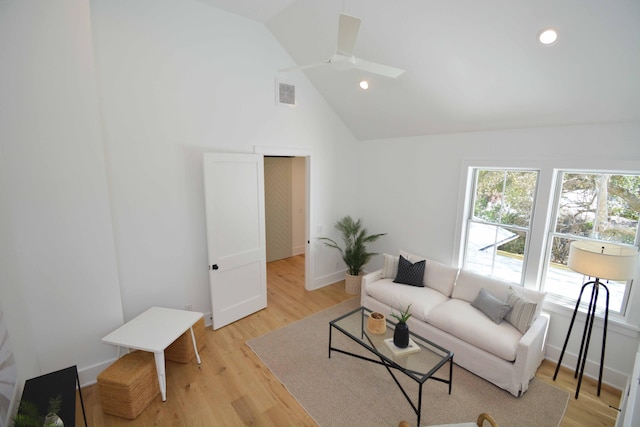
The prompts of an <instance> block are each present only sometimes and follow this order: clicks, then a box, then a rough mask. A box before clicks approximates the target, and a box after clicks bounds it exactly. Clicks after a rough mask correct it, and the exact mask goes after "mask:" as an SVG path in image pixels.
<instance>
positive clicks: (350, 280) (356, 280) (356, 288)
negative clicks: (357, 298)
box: [344, 273, 362, 295]
mask: <svg viewBox="0 0 640 427" xmlns="http://www.w3.org/2000/svg"><path fill="white" fill-rule="evenodd" d="M361 283H362V274H360V275H358V276H352V275H351V274H348V273H347V274H345V278H344V290H345V291H347V293H348V294H351V295H358V294H359V293H360V284H361Z"/></svg>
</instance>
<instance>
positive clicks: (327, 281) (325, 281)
mask: <svg viewBox="0 0 640 427" xmlns="http://www.w3.org/2000/svg"><path fill="white" fill-rule="evenodd" d="M344 274H345V271H344V270H343V271H336V272H335V273H331V274H327V275H326V276H322V277H318V278H317V279H315V280H314V281H313V289H320V288H323V287H325V286H328V285H332V284H334V283H336V282H339V281H341V280H344ZM313 289H310V290H313Z"/></svg>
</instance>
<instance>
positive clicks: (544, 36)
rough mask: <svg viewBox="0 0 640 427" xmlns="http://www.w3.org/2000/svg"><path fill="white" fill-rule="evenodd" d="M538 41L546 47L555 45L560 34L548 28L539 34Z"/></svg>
mask: <svg viewBox="0 0 640 427" xmlns="http://www.w3.org/2000/svg"><path fill="white" fill-rule="evenodd" d="M538 40H540V43H542V44H543V45H546V46H548V45H551V44H554V43H555V42H556V40H558V33H557V32H556V30H554V29H553V28H547V29H545V30H542V31H540V32H539V33H538Z"/></svg>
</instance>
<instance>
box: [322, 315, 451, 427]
mask: <svg viewBox="0 0 640 427" xmlns="http://www.w3.org/2000/svg"><path fill="white" fill-rule="evenodd" d="M369 313H371V310H369V309H368V308H366V307H360V308H356V309H355V310H353V311H350V312H349V313H347V314H345V315H342V316H340V317H338V318H337V319H334V320H332V321H330V322H329V358H331V352H332V351H337V352H339V353H342V354H346V355H349V356H353V357H357V358H359V359H362V360H366V361H368V362H373V363H377V364H379V365H383V366H384V367H385V368H386V369H387V371H388V372H389V374H390V375H391V377H392V378H393V380H394V381H395V383H396V384H397V386H398V387H399V388H400V391H402V394H403V395H404V397H405V399H407V402H409V404H410V405H411V407H412V408H413V410H414V411H415V413H416V415H417V416H418V423H417V425H420V418H421V414H422V387H423V385H424V383H425V382H426V381H427V380H429V379H432V380H436V381H440V382H443V383H445V384H448V385H449V394H451V383H452V381H453V353H452V352H450V351H449V350H447V349H445V348H443V347H441V346H439V345H437V344H434V343H432V342H431V341H429V340H427V339H424V338H422V337H421V336H419V335H416V334H414V333H412V332H410V339H411V343H410V347H411V348H410V349H406V350H404V352H403V350H400V349H397V348H396V347H395V346H393V344H392V343H393V331H394V326H395V324H394V323H393V322H391V321H389V320H387V328H386V332H385V333H384V334H373V333H371V332H369V331H368V330H367V319H368V318H369ZM334 329H335V330H337V331H339V332H341V333H342V334H344V335H345V336H347V337H348V338H350V339H351V340H353V341H355V342H356V343H357V344H359V345H360V346H361V347H363V348H364V349H366V350H367V351H366V352H364V353H365V354H366V355H363V354H356V353H353V352H351V351H347V350H344V349H340V348H336V347H334V346H333V343H332V333H333V330H334ZM385 340H390V341H391V343H388V342H385ZM447 362H448V363H449V379H448V380H447V379H444V378H438V377H435V376H434V374H435V373H436V372H437V371H438V370H439V369H440V368H441V367H442V366H444V365H445V364H446V363H447ZM394 371H398V372H401V373H403V374H405V375H406V376H408V377H409V378H411V379H412V380H414V381H415V382H416V383H418V402H417V404H416V403H414V401H413V400H412V399H411V398H410V397H409V395H408V394H407V392H406V390H405V389H404V387H403V386H402V384H401V383H400V382H399V381H398V379H397V378H396V375H395V374H394Z"/></svg>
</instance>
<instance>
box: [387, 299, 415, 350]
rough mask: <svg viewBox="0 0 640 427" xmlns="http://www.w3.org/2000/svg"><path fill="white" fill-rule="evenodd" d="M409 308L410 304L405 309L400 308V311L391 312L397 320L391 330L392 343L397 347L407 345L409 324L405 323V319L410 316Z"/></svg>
mask: <svg viewBox="0 0 640 427" xmlns="http://www.w3.org/2000/svg"><path fill="white" fill-rule="evenodd" d="M409 308H411V304H409V305H408V306H407V308H406V309H405V310H400V313H393V312H392V313H391V316H393V317H395V318H396V320H397V321H398V323H397V324H396V327H395V330H394V331H393V343H394V344H395V346H396V347H399V348H406V347H407V346H408V345H409V326H408V325H407V320H408V319H409V318H410V317H411V313H409Z"/></svg>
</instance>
